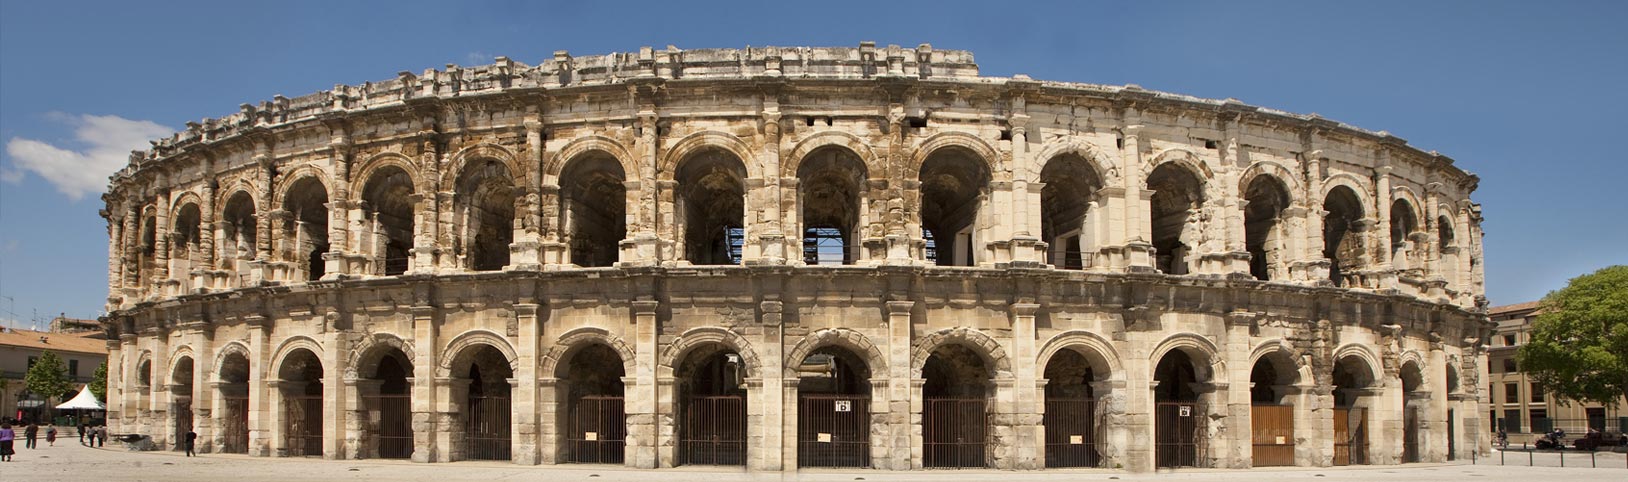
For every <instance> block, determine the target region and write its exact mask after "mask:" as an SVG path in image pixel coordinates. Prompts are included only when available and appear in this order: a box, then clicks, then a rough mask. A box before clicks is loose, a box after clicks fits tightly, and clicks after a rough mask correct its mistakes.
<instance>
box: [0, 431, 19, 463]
mask: <svg viewBox="0 0 1628 482" xmlns="http://www.w3.org/2000/svg"><path fill="white" fill-rule="evenodd" d="M16 441H17V431H15V430H12V429H11V424H9V423H0V462H10V461H11V454H13V453H16V451H15V450H12V449H11V444H12V443H15V442H16Z"/></svg>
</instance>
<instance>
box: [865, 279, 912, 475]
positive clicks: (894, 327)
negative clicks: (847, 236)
mask: <svg viewBox="0 0 1628 482" xmlns="http://www.w3.org/2000/svg"><path fill="white" fill-rule="evenodd" d="M915 307H916V302H914V301H889V302H887V307H886V309H887V341H886V343H887V344H886V350H887V354H886V356H887V363H888V374H887V377H888V382H887V384H886V385H885V387H886V393H883V394H877V395H878V397H877V398H882V399H886V400H887V401H888V404H887V407H886V413H887V414H888V418H887V422H888V423H887V425H884V426H881V427H873V428H872V434H873V436H876V437H877V438H880V439H882V440H883V443H884V444H885V445H884V446H885V447H889V450H888V454H887V458H888V461H889V464H887V465H886V466H878V467H877V468H885V469H892V470H905V469H910V468H917V467H919V466H920V463H921V457H919V455H920V454H921V437H919V436H916V435H915V433H914V432H915V430H916V427H917V425H915V424H914V421H913V420H912V418H913V417H912V414H913V413H916V412H919V411H920V410H921V409H920V407H917V406H915V403H914V401H913V397H912V394H913V393H916V391H917V390H919V389H920V388H921V385H920V384H919V383H917V380H915V379H913V378H912V377H913V375H912V373H911V371H912V370H911V366H910V364H911V361H910V348H911V347H910V342H911V335H912V330H911V326H910V318H911V311H912V310H914V309H915Z"/></svg>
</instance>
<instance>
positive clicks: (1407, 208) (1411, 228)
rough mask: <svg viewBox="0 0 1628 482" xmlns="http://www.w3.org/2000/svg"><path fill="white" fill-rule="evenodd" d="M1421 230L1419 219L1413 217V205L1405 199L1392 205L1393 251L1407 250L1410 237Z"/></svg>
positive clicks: (1398, 200)
mask: <svg viewBox="0 0 1628 482" xmlns="http://www.w3.org/2000/svg"><path fill="white" fill-rule="evenodd" d="M1418 230H1419V219H1418V218H1417V217H1415V216H1414V215H1413V205H1411V204H1408V202H1407V200H1405V199H1397V200H1396V202H1394V203H1391V251H1397V250H1401V249H1405V248H1407V247H1408V246H1407V241H1408V235H1411V234H1413V233H1414V232H1415V231H1418Z"/></svg>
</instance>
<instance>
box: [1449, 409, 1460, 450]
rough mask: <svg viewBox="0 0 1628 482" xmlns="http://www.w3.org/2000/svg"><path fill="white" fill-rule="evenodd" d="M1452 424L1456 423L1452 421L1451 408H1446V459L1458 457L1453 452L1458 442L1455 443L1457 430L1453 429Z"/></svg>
mask: <svg viewBox="0 0 1628 482" xmlns="http://www.w3.org/2000/svg"><path fill="white" fill-rule="evenodd" d="M1454 425H1456V424H1455V423H1454V422H1453V409H1451V408H1449V409H1447V460H1448V461H1452V460H1456V459H1458V456H1457V455H1455V454H1454V452H1455V450H1454V449H1456V448H1457V447H1458V444H1457V443H1456V442H1457V441H1458V432H1455V431H1454Z"/></svg>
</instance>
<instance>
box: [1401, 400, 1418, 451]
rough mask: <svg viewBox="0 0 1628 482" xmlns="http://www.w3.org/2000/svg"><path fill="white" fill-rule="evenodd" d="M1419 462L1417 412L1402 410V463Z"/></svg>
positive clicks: (1410, 408) (1412, 409)
mask: <svg viewBox="0 0 1628 482" xmlns="http://www.w3.org/2000/svg"><path fill="white" fill-rule="evenodd" d="M1418 461H1419V411H1418V410H1417V409H1415V408H1414V407H1407V408H1406V409H1404V410H1402V463H1412V462H1418Z"/></svg>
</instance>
